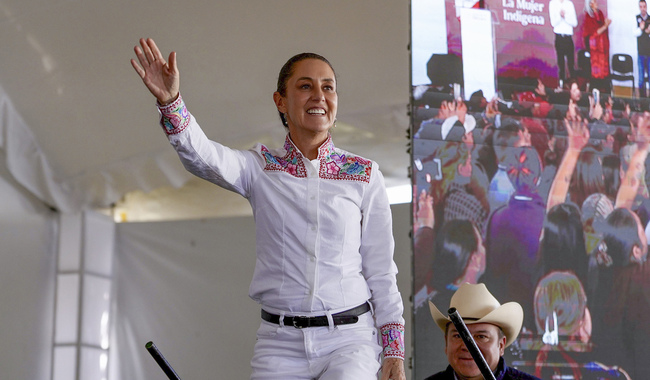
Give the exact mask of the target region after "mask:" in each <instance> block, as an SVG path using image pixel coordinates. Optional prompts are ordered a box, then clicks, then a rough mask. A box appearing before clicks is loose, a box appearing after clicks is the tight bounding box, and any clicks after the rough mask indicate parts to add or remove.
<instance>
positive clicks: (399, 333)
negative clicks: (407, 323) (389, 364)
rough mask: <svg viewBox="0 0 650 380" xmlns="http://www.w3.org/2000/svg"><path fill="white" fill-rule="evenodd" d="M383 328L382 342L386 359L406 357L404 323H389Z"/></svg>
mask: <svg viewBox="0 0 650 380" xmlns="http://www.w3.org/2000/svg"><path fill="white" fill-rule="evenodd" d="M379 330H381V342H382V346H383V347H384V349H383V353H384V359H386V358H400V359H404V325H402V324H401V323H387V324H385V325H383V326H381V328H380V329H379Z"/></svg>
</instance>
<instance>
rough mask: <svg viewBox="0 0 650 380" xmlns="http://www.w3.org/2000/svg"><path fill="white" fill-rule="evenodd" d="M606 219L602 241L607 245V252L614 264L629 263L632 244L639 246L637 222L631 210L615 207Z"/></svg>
mask: <svg viewBox="0 0 650 380" xmlns="http://www.w3.org/2000/svg"><path fill="white" fill-rule="evenodd" d="M606 221H607V230H606V232H605V233H604V241H605V244H606V245H607V254H609V256H610V257H611V258H612V262H613V263H614V265H615V266H626V265H629V264H631V263H632V262H633V259H632V250H633V248H634V246H639V247H640V246H641V240H640V239H639V227H638V223H637V221H636V219H635V218H634V216H633V215H632V211H630V210H628V209H626V208H617V209H615V210H614V211H612V212H611V213H610V214H609V215H608V216H607V220H606Z"/></svg>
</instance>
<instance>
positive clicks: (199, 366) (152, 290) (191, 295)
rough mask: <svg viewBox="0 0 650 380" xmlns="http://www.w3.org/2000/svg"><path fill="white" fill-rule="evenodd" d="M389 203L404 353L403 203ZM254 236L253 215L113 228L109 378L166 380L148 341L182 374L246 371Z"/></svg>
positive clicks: (407, 271) (243, 374) (254, 316)
mask: <svg viewBox="0 0 650 380" xmlns="http://www.w3.org/2000/svg"><path fill="white" fill-rule="evenodd" d="M392 209H393V218H394V220H393V221H394V230H395V241H396V254H395V260H396V262H397V265H398V268H399V269H400V274H399V275H398V285H399V286H400V289H401V291H402V297H403V299H404V302H405V309H406V310H407V313H406V315H405V319H406V321H407V335H406V339H407V352H406V355H407V357H408V356H410V347H409V344H410V343H409V342H410V328H411V324H410V321H411V316H410V310H411V306H410V302H409V301H408V300H409V297H410V294H411V291H410V289H411V280H410V277H411V241H410V238H409V236H408V231H409V229H410V205H408V204H403V205H396V206H393V208H392ZM254 240H255V239H254V222H253V218H252V217H240V218H228V219H211V220H192V221H178V222H158V223H128V224H120V225H118V228H117V243H116V247H117V251H116V255H115V262H114V265H115V266H114V276H115V277H114V291H113V293H112V294H113V299H114V310H113V312H112V315H113V330H112V331H113V336H112V343H111V355H110V359H109V363H110V364H109V366H110V369H109V379H110V380H132V379H145V378H146V379H158V378H160V379H163V378H165V376H164V374H163V372H162V371H161V370H160V368H159V367H158V365H157V364H156V363H155V362H154V360H153V359H152V358H151V356H150V355H149V353H148V352H147V351H146V349H145V348H144V345H145V343H146V342H147V341H149V340H153V341H154V343H155V344H156V345H157V346H158V348H159V349H160V350H161V351H162V353H163V355H164V356H165V357H166V358H167V360H168V361H169V362H170V364H171V365H172V366H173V367H174V369H175V370H176V371H177V372H178V374H179V376H180V377H181V378H183V379H188V380H192V379H246V378H248V377H249V376H250V358H251V357H252V352H253V345H254V343H255V331H256V330H257V327H258V326H259V321H260V317H259V307H258V305H257V304H256V303H255V302H254V301H252V300H250V299H249V298H248V286H249V283H250V279H251V276H252V274H253V267H254V265H255V241H254ZM409 378H410V377H409Z"/></svg>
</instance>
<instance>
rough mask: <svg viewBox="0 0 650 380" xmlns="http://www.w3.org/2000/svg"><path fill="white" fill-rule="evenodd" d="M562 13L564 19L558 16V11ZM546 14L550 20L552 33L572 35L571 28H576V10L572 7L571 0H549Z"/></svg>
mask: <svg viewBox="0 0 650 380" xmlns="http://www.w3.org/2000/svg"><path fill="white" fill-rule="evenodd" d="M562 10H563V11H564V17H562V16H560V11H562ZM548 14H549V16H550V18H551V26H552V27H553V33H555V34H563V35H569V36H572V35H573V28H575V27H576V26H578V18H577V17H576V9H575V8H574V7H573V3H572V2H571V0H564V1H560V0H551V2H550V3H548Z"/></svg>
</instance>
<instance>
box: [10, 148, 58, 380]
mask: <svg viewBox="0 0 650 380" xmlns="http://www.w3.org/2000/svg"><path fill="white" fill-rule="evenodd" d="M0 153H3V152H2V150H0ZM5 164H6V162H5V160H4V155H0V194H1V195H2V196H0V215H2V218H0V326H2V328H0V378H2V379H30V380H32V379H33V380H48V379H50V372H51V355H52V331H53V327H52V326H53V321H54V284H55V271H56V241H57V239H56V225H57V222H56V220H57V218H56V215H55V214H54V213H53V212H51V211H50V210H49V208H47V207H45V206H44V205H43V204H42V203H41V202H39V201H38V200H36V199H35V198H34V197H32V196H31V195H29V194H28V192H27V191H25V190H24V189H22V188H21V186H20V185H19V184H18V183H17V182H16V181H15V180H14V179H13V178H12V177H11V176H10V175H9V173H8V172H7V170H6V169H5Z"/></svg>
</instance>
